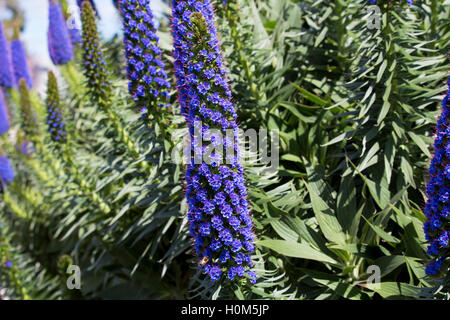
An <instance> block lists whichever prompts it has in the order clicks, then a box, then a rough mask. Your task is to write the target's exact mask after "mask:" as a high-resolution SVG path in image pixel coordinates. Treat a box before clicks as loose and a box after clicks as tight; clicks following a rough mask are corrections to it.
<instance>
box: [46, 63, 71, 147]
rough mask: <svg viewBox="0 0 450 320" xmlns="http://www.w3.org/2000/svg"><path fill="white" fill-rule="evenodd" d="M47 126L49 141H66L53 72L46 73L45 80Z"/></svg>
mask: <svg viewBox="0 0 450 320" xmlns="http://www.w3.org/2000/svg"><path fill="white" fill-rule="evenodd" d="M46 105H47V125H48V132H49V133H50V136H51V139H52V140H53V141H55V142H58V145H59V143H63V142H65V141H66V140H67V136H66V131H65V128H64V126H65V122H64V120H63V115H62V111H61V106H60V100H59V92H58V82H57V81H56V77H55V75H54V74H53V72H51V71H50V72H49V73H48V80H47V100H46Z"/></svg>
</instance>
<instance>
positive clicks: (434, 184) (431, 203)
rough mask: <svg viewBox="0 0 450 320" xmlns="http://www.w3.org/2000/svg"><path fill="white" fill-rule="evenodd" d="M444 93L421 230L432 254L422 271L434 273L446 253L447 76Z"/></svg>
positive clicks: (449, 184)
mask: <svg viewBox="0 0 450 320" xmlns="http://www.w3.org/2000/svg"><path fill="white" fill-rule="evenodd" d="M447 86H448V88H447V92H446V94H445V97H444V100H443V101H442V113H441V116H440V117H439V120H438V122H437V127H436V139H435V141H434V155H433V158H432V159H431V164H430V170H429V177H430V180H429V181H428V184H427V187H426V192H427V196H428V201H427V203H426V205H425V216H426V217H427V221H426V222H425V223H424V232H425V237H426V240H427V241H428V250H427V253H428V254H429V255H430V256H432V257H433V259H432V261H431V262H430V263H429V264H428V266H427V268H426V269H425V272H426V273H427V274H428V275H430V276H433V275H437V274H439V273H440V271H443V272H444V273H445V272H446V270H441V269H442V266H443V264H444V262H445V261H446V260H448V257H449V253H450V248H449V247H450V246H449V236H450V231H449V230H448V226H449V216H450V104H449V99H450V77H449V78H448V80H447Z"/></svg>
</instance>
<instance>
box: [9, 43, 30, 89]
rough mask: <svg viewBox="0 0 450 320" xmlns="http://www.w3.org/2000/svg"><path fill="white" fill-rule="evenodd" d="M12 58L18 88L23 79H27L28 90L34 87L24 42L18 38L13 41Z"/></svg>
mask: <svg viewBox="0 0 450 320" xmlns="http://www.w3.org/2000/svg"><path fill="white" fill-rule="evenodd" d="M11 56H12V63H13V67H14V76H15V78H16V84H17V86H19V84H20V79H22V78H23V79H25V82H26V84H27V86H28V88H31V87H32V86H33V82H32V80H31V76H30V71H29V67H28V61H27V55H26V53H25V49H24V47H23V45H22V42H21V41H20V39H18V38H17V39H13V40H12V41H11Z"/></svg>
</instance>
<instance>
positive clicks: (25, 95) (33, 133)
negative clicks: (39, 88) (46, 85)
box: [19, 79, 39, 142]
mask: <svg viewBox="0 0 450 320" xmlns="http://www.w3.org/2000/svg"><path fill="white" fill-rule="evenodd" d="M19 92H20V111H21V115H22V130H23V131H24V133H25V136H26V139H29V140H30V141H33V142H37V141H39V124H38V121H37V117H36V114H35V112H34V110H33V106H32V104H31V100H30V94H29V92H28V87H27V84H26V82H25V79H21V80H20V82H19Z"/></svg>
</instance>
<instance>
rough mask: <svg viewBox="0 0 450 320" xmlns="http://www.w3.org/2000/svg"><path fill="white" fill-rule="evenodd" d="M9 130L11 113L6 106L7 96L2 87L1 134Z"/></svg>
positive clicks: (0, 92)
mask: <svg viewBox="0 0 450 320" xmlns="http://www.w3.org/2000/svg"><path fill="white" fill-rule="evenodd" d="M8 130H9V115H8V109H7V108H6V102H5V97H4V96H3V90H2V89H1V88H0V135H3V134H4V133H6V132H7V131H8Z"/></svg>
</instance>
